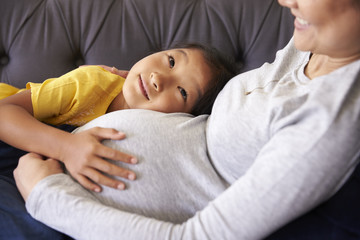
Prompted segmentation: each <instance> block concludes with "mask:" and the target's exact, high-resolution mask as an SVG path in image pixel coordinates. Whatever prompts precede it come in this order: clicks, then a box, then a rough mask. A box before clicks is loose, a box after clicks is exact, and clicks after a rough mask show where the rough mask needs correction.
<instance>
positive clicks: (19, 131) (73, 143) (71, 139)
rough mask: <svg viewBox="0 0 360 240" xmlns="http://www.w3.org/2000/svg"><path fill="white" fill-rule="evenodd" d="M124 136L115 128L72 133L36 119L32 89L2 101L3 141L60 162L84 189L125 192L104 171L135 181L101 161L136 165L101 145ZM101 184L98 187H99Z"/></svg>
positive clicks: (0, 133) (129, 174) (131, 175)
mask: <svg viewBox="0 0 360 240" xmlns="http://www.w3.org/2000/svg"><path fill="white" fill-rule="evenodd" d="M124 137H125V135H124V134H122V133H119V132H118V131H116V130H114V129H104V128H94V129H90V130H89V131H86V132H84V133H80V134H71V133H68V132H65V131H62V130H59V129H57V128H54V127H51V126H49V125H47V124H44V123H42V122H40V121H38V120H37V119H35V118H34V117H33V107H32V102H31V90H25V91H23V92H20V93H18V94H15V95H12V96H10V97H7V98H5V99H2V100H0V139H1V140H2V141H4V142H6V143H8V144H10V145H12V146H14V147H16V148H19V149H22V150H25V151H28V152H35V153H38V154H41V155H43V156H47V157H50V158H54V159H58V160H60V161H62V162H64V164H65V165H66V167H67V169H68V170H69V172H70V173H71V174H72V176H73V177H74V178H75V179H76V180H77V181H79V182H80V183H81V184H82V185H83V186H84V187H86V188H88V189H91V190H94V191H100V190H101V188H100V186H99V185H98V184H102V185H107V186H109V187H114V188H119V189H123V188H124V187H125V185H124V183H122V182H120V181H117V180H115V179H112V178H109V177H106V176H104V175H103V174H102V173H100V171H101V172H105V173H108V174H110V175H116V176H120V177H124V178H129V179H135V174H134V173H133V172H131V171H128V170H125V169H123V168H120V167H118V166H115V165H113V164H110V163H109V162H107V161H105V160H103V159H102V158H108V159H112V160H117V161H123V162H125V163H134V162H135V161H136V159H134V158H133V157H131V156H129V155H127V154H124V153H121V152H119V151H116V150H114V149H111V148H108V147H106V146H104V145H102V144H101V141H102V140H104V139H113V140H120V139H123V138H124ZM96 183H98V184H96Z"/></svg>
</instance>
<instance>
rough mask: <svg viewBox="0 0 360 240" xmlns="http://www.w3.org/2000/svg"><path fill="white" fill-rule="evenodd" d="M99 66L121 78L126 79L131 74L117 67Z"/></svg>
mask: <svg viewBox="0 0 360 240" xmlns="http://www.w3.org/2000/svg"><path fill="white" fill-rule="evenodd" d="M98 66H99V67H102V68H103V69H105V70H107V71H109V72H111V73H113V74H116V75H119V76H120V77H123V78H126V77H127V75H128V74H129V71H125V70H119V69H117V68H116V67H109V66H106V65H98Z"/></svg>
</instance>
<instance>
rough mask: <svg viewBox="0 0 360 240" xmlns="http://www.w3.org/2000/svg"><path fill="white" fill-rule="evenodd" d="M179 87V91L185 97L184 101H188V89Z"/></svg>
mask: <svg viewBox="0 0 360 240" xmlns="http://www.w3.org/2000/svg"><path fill="white" fill-rule="evenodd" d="M178 89H179V91H180V93H181V96H182V97H183V98H184V101H185V102H186V99H187V96H188V94H187V92H186V90H185V89H183V88H182V87H178Z"/></svg>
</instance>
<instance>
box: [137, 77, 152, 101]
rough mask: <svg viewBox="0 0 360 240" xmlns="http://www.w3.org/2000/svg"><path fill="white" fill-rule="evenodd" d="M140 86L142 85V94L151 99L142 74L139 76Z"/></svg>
mask: <svg viewBox="0 0 360 240" xmlns="http://www.w3.org/2000/svg"><path fill="white" fill-rule="evenodd" d="M139 87H140V91H141V93H142V95H144V97H145V98H146V99H147V100H150V98H149V94H148V91H147V87H146V84H145V83H144V81H143V80H142V78H141V76H139Z"/></svg>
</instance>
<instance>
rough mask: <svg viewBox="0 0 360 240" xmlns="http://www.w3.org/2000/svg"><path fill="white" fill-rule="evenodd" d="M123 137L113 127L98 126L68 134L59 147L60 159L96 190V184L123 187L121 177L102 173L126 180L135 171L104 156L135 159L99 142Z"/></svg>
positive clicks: (90, 188) (75, 176) (115, 158)
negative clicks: (113, 162) (111, 161)
mask: <svg viewBox="0 0 360 240" xmlns="http://www.w3.org/2000/svg"><path fill="white" fill-rule="evenodd" d="M124 138H125V134H123V133H121V132H118V131H116V130H115V129H110V128H100V127H95V128H91V129H89V130H86V131H83V132H80V133H76V134H72V135H71V136H70V137H69V139H68V140H67V141H66V143H64V144H65V145H63V147H62V149H61V151H60V153H61V154H62V157H61V159H60V160H61V161H63V162H64V164H65V166H66V169H67V170H68V171H69V172H70V174H71V175H72V176H73V177H74V178H75V179H76V180H77V181H78V182H79V183H80V184H81V185H83V186H84V187H85V188H87V189H89V190H92V191H95V192H100V191H101V187H100V185H98V184H101V185H106V186H109V187H112V188H117V189H121V190H122V189H125V184H124V183H123V182H122V181H119V180H116V179H113V178H111V177H109V176H106V175H104V173H106V174H107V175H112V176H119V177H122V178H126V179H129V180H134V179H135V178H136V175H135V173H134V172H132V171H129V170H127V169H124V168H121V167H119V166H117V165H114V164H112V163H110V162H109V161H107V160H104V158H106V159H110V160H114V161H121V162H124V163H131V164H135V163H137V159H136V158H134V157H132V156H130V155H128V154H125V153H122V152H120V151H117V150H115V149H112V148H110V147H107V146H105V145H103V144H102V143H101V141H102V140H104V139H112V140H121V139H124Z"/></svg>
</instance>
